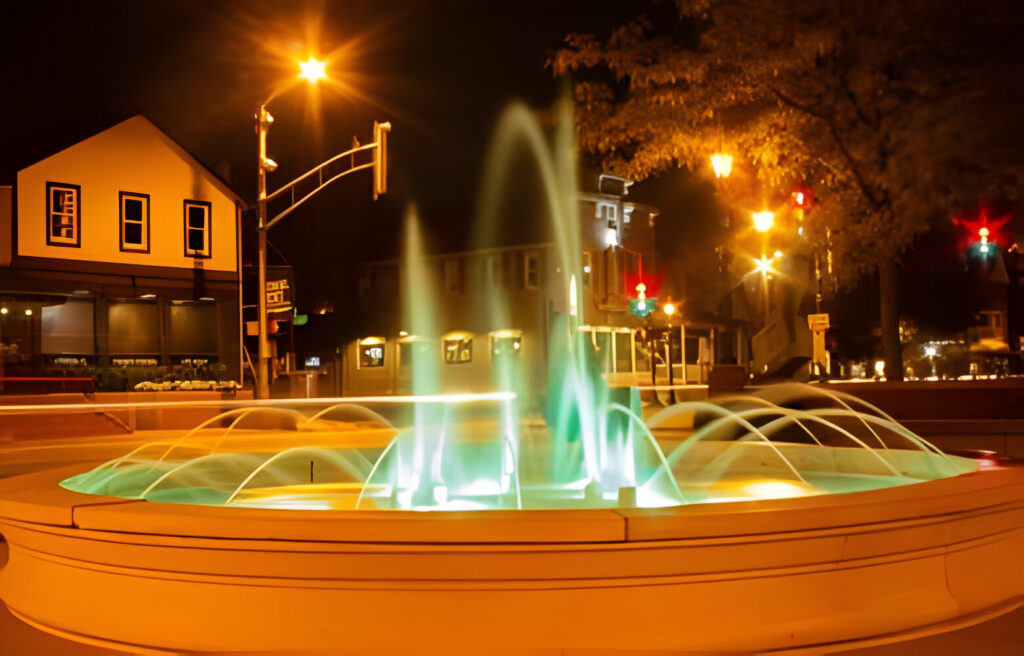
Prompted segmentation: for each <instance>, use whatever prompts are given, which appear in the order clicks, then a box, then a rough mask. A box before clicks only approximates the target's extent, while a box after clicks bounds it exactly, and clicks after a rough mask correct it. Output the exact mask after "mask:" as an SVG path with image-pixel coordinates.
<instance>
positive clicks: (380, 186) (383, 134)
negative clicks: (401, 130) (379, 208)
mask: <svg viewBox="0 0 1024 656" xmlns="http://www.w3.org/2000/svg"><path fill="white" fill-rule="evenodd" d="M389 132H391V122H390V121H388V122H384V123H378V122H377V121H374V122H373V141H374V143H376V144H377V147H376V148H375V149H374V151H373V199H374V200H377V197H378V196H383V195H384V194H386V193H387V192H388V133H389Z"/></svg>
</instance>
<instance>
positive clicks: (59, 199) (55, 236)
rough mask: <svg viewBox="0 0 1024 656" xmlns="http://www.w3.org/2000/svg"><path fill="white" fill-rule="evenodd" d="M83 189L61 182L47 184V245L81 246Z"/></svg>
mask: <svg viewBox="0 0 1024 656" xmlns="http://www.w3.org/2000/svg"><path fill="white" fill-rule="evenodd" d="M81 201H82V188H81V187H80V186H78V185H73V184H64V183H61V182H47V183H46V243H47V244H48V245H50V246H76V247H77V246H81V245H82V235H81V232H80V231H79V228H80V227H81V224H82V221H81V218H82V217H81V212H80V210H81Z"/></svg>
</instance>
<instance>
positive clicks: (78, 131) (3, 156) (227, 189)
mask: <svg viewBox="0 0 1024 656" xmlns="http://www.w3.org/2000/svg"><path fill="white" fill-rule="evenodd" d="M131 120H143V121H145V122H147V123H148V124H149V125H150V126H152V127H153V128H154V129H155V130H156V131H158V132H160V133H161V134H162V135H163V137H164V138H165V139H166V141H167V144H168V146H169V147H170V148H171V149H172V150H174V151H177V154H178V155H179V156H181V157H182V158H184V159H186V160H188V161H190V162H191V163H192V164H193V165H194V166H196V167H197V168H201V169H202V170H203V171H204V172H205V173H206V174H207V175H209V176H210V178H211V180H212V181H213V182H214V184H216V185H217V186H218V187H220V188H221V191H223V192H224V193H225V194H227V195H228V196H230V197H231V198H233V199H234V200H235V202H237V203H240V204H241V205H242V207H245V206H246V202H245V200H243V198H242V196H241V195H240V194H239V193H238V192H236V191H235V190H234V189H233V188H232V187H231V185H230V184H229V183H228V182H227V181H226V180H224V179H223V178H221V177H220V176H219V175H217V173H215V172H214V171H213V169H211V168H210V167H209V166H207V165H206V164H204V163H203V162H202V160H200V159H199V158H198V157H196V156H195V155H193V154H192V153H191V152H190V151H189V150H188V149H187V148H185V147H184V146H183V145H181V143H180V142H178V141H177V140H176V139H175V138H174V137H172V136H171V135H170V134H168V132H167V131H166V130H164V129H163V128H161V127H160V126H159V125H157V124H156V123H154V122H153V120H152V119H150V118H149V117H148V116H146V115H145V114H131V115H129V116H122V117H120V118H118V119H117V120H115V121H113V122H110V121H109V120H107V121H91V122H86V123H81V124H77V125H74V126H70V127H64V128H59V129H57V130H53V131H51V132H46V133H43V134H39V135H35V136H33V137H30V138H28V139H23V140H20V141H16V142H13V143H7V144H4V145H2V146H0V185H14V184H15V183H16V182H17V178H18V171H21V170H22V169H25V168H27V167H29V166H31V165H33V164H35V163H36V162H41V161H42V160H44V159H46V158H47V157H51V156H52V155H56V154H57V153H59V152H61V151H62V150H66V149H68V148H70V147H71V146H74V145H76V144H78V143H81V142H83V141H85V140H86V139H89V138H90V137H94V136H96V135H98V134H101V133H103V132H106V131H107V130H110V129H112V128H115V127H117V126H118V125H121V124H122V123H126V122H128V121H131Z"/></svg>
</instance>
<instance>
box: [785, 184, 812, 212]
mask: <svg viewBox="0 0 1024 656" xmlns="http://www.w3.org/2000/svg"><path fill="white" fill-rule="evenodd" d="M789 202H791V203H792V204H793V207H796V208H798V209H801V210H809V209H811V206H812V205H814V192H812V191H811V190H810V189H808V188H807V187H803V186H800V187H797V188H796V189H794V190H793V192H792V193H790V195H789Z"/></svg>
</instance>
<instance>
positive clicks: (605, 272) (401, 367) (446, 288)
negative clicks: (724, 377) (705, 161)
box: [333, 176, 707, 395]
mask: <svg viewBox="0 0 1024 656" xmlns="http://www.w3.org/2000/svg"><path fill="white" fill-rule="evenodd" d="M628 185H629V183H628V182H627V181H624V180H621V179H619V178H613V177H611V176H602V178H601V180H600V182H599V185H598V189H597V191H596V192H585V193H581V194H579V196H578V198H579V211H580V235H579V237H578V244H579V249H580V253H579V256H580V259H581V265H582V270H581V279H580V280H578V281H577V285H578V286H579V287H578V289H579V291H580V295H581V297H582V306H581V307H579V308H576V309H575V312H576V316H577V320H578V323H579V325H580V331H581V332H583V333H585V334H589V336H590V340H589V343H590V345H591V347H592V348H593V349H594V351H595V352H596V355H597V361H598V363H599V366H600V367H601V368H602V370H603V372H604V373H605V374H606V375H607V377H608V378H609V380H610V381H612V382H613V383H615V384H623V385H629V384H636V383H640V384H649V383H650V382H651V373H650V371H651V366H652V364H653V365H654V367H655V368H658V367H660V368H661V371H662V373H661V374H660V375H661V376H662V377H664V361H663V359H662V353H661V351H660V350H658V351H657V353H654V354H652V353H651V352H650V351H649V344H648V342H647V336H648V333H647V329H648V327H650V326H651V325H654V324H658V323H659V322H660V323H661V324H664V323H665V317H664V315H653V316H652V317H651V318H650V319H648V320H645V319H641V318H638V317H636V316H634V315H633V314H632V313H631V312H630V304H629V302H630V300H631V299H633V298H635V296H636V290H635V289H633V287H635V282H636V281H637V280H641V279H643V278H644V277H645V276H650V274H652V273H654V272H655V271H656V262H655V250H654V222H655V217H656V216H657V215H658V211H657V210H656V209H655V208H653V207H650V206H647V205H643V204H640V203H634V202H630V201H627V200H626V198H625V197H626V194H627V193H628ZM406 266H407V264H406V263H405V262H402V261H401V260H398V259H395V260H389V261H383V262H375V263H370V264H367V265H364V266H363V267H361V269H360V270H359V272H358V282H357V285H358V290H357V292H358V301H357V303H358V306H357V308H356V309H355V314H357V315H358V316H361V317H364V319H363V330H364V331H365V332H364V335H365V336H364V337H363V338H362V339H358V340H354V341H352V342H351V343H349V344H347V345H346V346H345V348H344V350H343V354H342V358H341V362H339V363H338V365H339V367H340V369H341V370H342V372H343V374H342V376H341V377H340V379H339V380H338V383H337V387H338V388H337V389H335V390H333V391H334V393H344V394H348V395H363V394H402V393H409V392H410V391H411V390H412V376H411V369H410V366H409V365H410V363H411V359H412V357H411V356H412V352H413V350H414V349H416V348H423V349H425V351H424V352H426V353H433V354H436V362H437V363H438V368H439V371H440V379H441V384H442V388H443V390H444V391H447V392H457V391H483V390H486V389H490V388H491V387H492V386H493V384H494V383H493V381H494V376H495V366H494V364H495V362H496V361H497V359H499V358H513V359H515V360H516V361H519V362H521V367H520V371H521V372H522V374H521V375H522V382H523V384H524V386H525V387H526V388H528V389H533V390H537V391H540V390H542V389H543V386H544V383H545V381H546V378H547V366H548V361H547V358H546V354H547V349H548V338H549V329H550V327H551V326H552V324H553V322H554V321H555V319H556V317H557V316H559V315H561V316H567V315H569V314H571V313H572V312H573V310H572V309H571V308H569V307H566V298H567V294H566V289H567V288H568V285H569V281H568V280H566V279H565V273H564V272H563V271H562V270H561V267H560V256H559V253H558V247H557V245H556V244H554V243H539V244H527V245H517V246H508V247H502V248H489V249H479V250H470V251H461V252H450V253H441V254H431V255H428V256H426V257H425V258H424V261H423V263H422V266H423V268H424V270H425V271H427V272H428V275H429V276H430V277H432V278H433V280H434V284H433V285H432V288H434V289H435V290H436V294H437V297H436V298H435V299H419V300H420V301H421V302H427V303H429V305H430V307H431V308H433V311H434V314H435V320H436V330H437V331H438V335H439V338H438V342H437V343H426V342H425V340H424V339H423V337H422V336H419V335H415V334H413V332H412V328H411V327H410V326H408V325H403V323H402V319H401V318H402V316H403V312H402V298H403V285H402V281H403V279H404V275H405V273H404V270H405V267H406ZM648 279H649V278H648ZM492 306H493V307H497V308H501V311H498V312H492V311H490V308H491V307H492ZM676 333H679V331H678V326H677V330H676ZM693 339H694V341H695V344H694V349H693V353H694V360H693V366H692V368H691V373H692V375H693V377H692V378H690V382H696V378H697V376H699V372H698V369H699V365H698V363H697V362H696V357H697V355H696V353H697V350H698V347H697V340H704V341H703V347H702V350H703V351H704V352H707V343H706V341H707V340H706V338H697V337H694V338H693ZM417 344H420V345H421V346H419V347H417V346H416V345H417ZM673 348H674V349H675V351H676V352H678V350H679V346H678V344H675V345H674V347H673ZM432 357H433V356H432ZM676 363H677V364H676V370H677V372H678V373H677V374H676V375H677V382H682V381H683V375H682V374H683V371H682V369H681V365H680V364H679V360H678V355H677V359H676Z"/></svg>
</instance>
